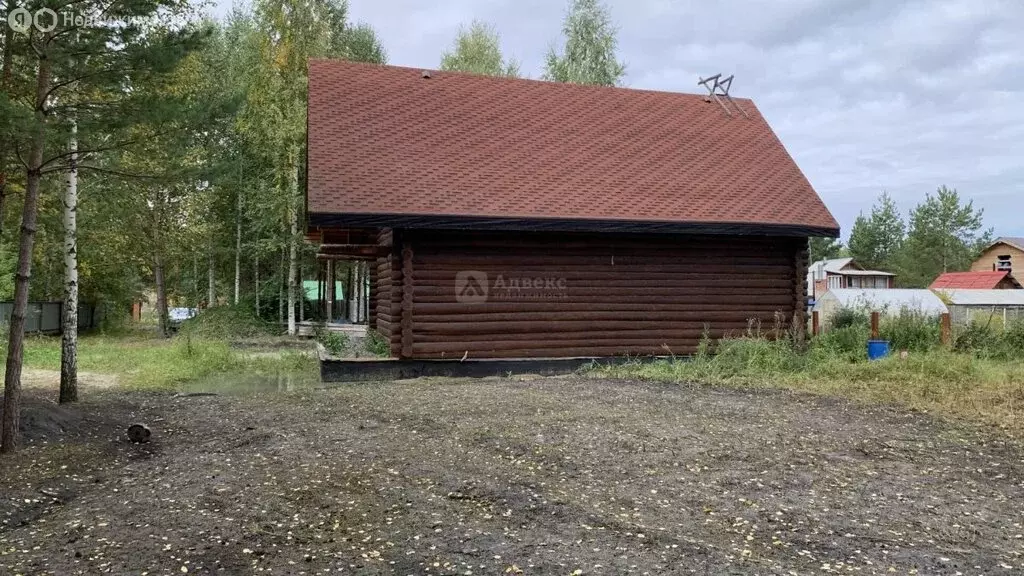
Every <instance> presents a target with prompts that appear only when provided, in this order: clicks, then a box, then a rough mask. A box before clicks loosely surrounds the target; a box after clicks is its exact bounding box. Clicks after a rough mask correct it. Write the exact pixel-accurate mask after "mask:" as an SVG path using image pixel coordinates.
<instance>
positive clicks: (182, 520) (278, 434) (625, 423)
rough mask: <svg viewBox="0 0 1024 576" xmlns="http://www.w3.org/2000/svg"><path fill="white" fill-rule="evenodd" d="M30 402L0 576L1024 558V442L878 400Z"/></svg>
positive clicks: (579, 383)
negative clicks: (146, 433) (32, 430)
mask: <svg viewBox="0 0 1024 576" xmlns="http://www.w3.org/2000/svg"><path fill="white" fill-rule="evenodd" d="M36 393H37V392H35V391H29V392H28V394H29V395H30V396H31V395H33V394H36ZM33 405H34V406H35V408H34V409H35V410H37V411H38V419H37V422H36V424H34V426H37V427H38V429H39V430H40V431H41V432H39V433H37V434H35V435H33V440H32V442H30V443H29V445H28V446H27V447H26V448H25V449H24V450H23V451H22V452H21V453H19V454H17V455H15V456H14V457H7V458H5V459H2V460H0V496H2V499H0V522H2V524H0V574H62V575H63V574H97V573H111V574H147V573H148V574H182V573H192V574H197V573H198V574H207V573H220V574H324V573H346V574H562V575H570V574H626V573H635V574H676V573H680V574H684V573H699V574H810V573H815V574H821V573H860V574H893V573H897V574H914V573H916V574H961V573H962V574H982V573H984V574H1012V573H1020V572H1021V571H1022V569H1024V536H1022V533H1024V527H1022V525H1021V524H1022V522H1024V512H1022V508H1021V502H1022V501H1024V480H1022V479H1024V459H1022V455H1024V450H1022V448H1021V447H1020V446H1018V445H1014V444H1011V443H1009V442H1008V441H1005V440H1002V439H999V438H998V437H995V436H992V435H989V434H988V433H987V432H981V431H977V430H974V429H967V428H960V427H958V426H955V425H952V424H948V423H943V422H939V421H937V420H934V419H932V418H931V417H930V416H928V415H923V414H913V413H907V412H906V411H903V410H898V409H894V408H884V407H861V406H856V405H853V404H850V403H847V402H843V401H836V400H829V399H821V398H815V397H810V396H803V395H794V394H789V393H785V392H764V391H756V392H745V391H735V390H721V389H713V388H704V387H689V386H678V385H660V384H647V383H636V382H621V381H608V380H588V379H584V378H579V377H570V378H549V379H534V380H526V381H519V380H509V379H485V380H473V381H453V380H434V381H410V382H397V383H383V384H360V385H352V386H347V387H341V388H335V389H330V390H304V391H298V392H291V393H283V394H282V393H273V394H272V393H261V394H255V395H247V396H189V397H175V396H172V395H171V394H156V393H126V392H123V391H119V390H117V389H105V390H103V389H94V390H90V392H89V394H88V395H86V397H85V400H84V401H83V403H82V404H81V405H80V407H78V408H75V409H73V410H71V411H66V410H64V409H62V408H58V407H55V406H52V405H48V404H45V403H42V402H40V401H39V400H34V401H33ZM136 421H142V422H147V423H148V424H149V425H150V426H151V427H152V429H153V432H154V441H153V442H152V443H150V444H147V445H133V444H129V443H128V442H127V440H126V438H125V436H124V432H123V431H124V428H125V427H126V426H127V425H128V424H130V423H132V422H136ZM46 422H50V425H44V424H45V423H46ZM54 423H57V424H59V425H55V424H54Z"/></svg>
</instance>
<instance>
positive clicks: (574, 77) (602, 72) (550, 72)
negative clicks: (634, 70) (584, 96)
mask: <svg viewBox="0 0 1024 576" xmlns="http://www.w3.org/2000/svg"><path fill="white" fill-rule="evenodd" d="M562 33H563V34H564V35H565V46H564V47H563V49H562V52H561V53H558V52H557V51H556V50H555V48H554V47H552V48H551V49H549V50H548V54H547V62H546V63H545V70H544V79H545V80H553V81H555V82H571V83H573V84H595V85H599V86H617V85H618V84H619V83H620V82H621V81H622V77H623V76H624V75H625V74H626V66H625V64H623V63H622V62H619V61H618V59H617V56H616V53H615V48H616V46H617V44H618V40H617V38H616V30H615V26H614V25H613V24H612V19H611V15H610V14H609V12H608V7H607V6H605V5H604V4H602V3H601V2H600V1H599V0H571V3H570V4H569V12H568V14H567V15H566V17H565V21H564V22H563V24H562Z"/></svg>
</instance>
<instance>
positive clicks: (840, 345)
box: [811, 321, 871, 362]
mask: <svg viewBox="0 0 1024 576" xmlns="http://www.w3.org/2000/svg"><path fill="white" fill-rule="evenodd" d="M870 337H871V328H870V326H868V322H867V321H865V322H863V323H862V322H855V323H852V324H847V325H846V326H843V327H841V328H833V329H831V330H828V331H826V332H825V333H824V334H822V335H820V336H818V337H817V338H814V339H813V340H812V341H811V352H812V353H813V354H814V355H815V357H817V358H836V359H842V360H845V361H848V362H855V361H858V360H864V359H866V358H867V341H868V339H869V338H870Z"/></svg>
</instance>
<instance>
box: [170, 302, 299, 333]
mask: <svg viewBox="0 0 1024 576" xmlns="http://www.w3.org/2000/svg"><path fill="white" fill-rule="evenodd" d="M179 332H180V334H181V336H182V337H185V338H200V339H210V338H213V339H232V338H254V337H259V336H271V335H275V334H277V333H278V332H280V330H279V329H278V328H276V327H275V326H274V325H273V324H271V323H269V322H267V321H265V320H263V319H261V318H259V317H257V316H256V314H255V313H254V311H253V309H252V308H250V307H248V306H215V307H213V308H207V309H205V310H202V311H200V312H199V314H196V316H195V317H193V318H189V319H188V320H185V321H184V322H182V323H181V328H180V330H179Z"/></svg>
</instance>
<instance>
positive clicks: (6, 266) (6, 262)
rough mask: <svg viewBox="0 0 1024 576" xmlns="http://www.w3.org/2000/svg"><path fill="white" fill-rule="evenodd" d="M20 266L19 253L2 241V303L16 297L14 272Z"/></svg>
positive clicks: (0, 291) (0, 247)
mask: <svg viewBox="0 0 1024 576" xmlns="http://www.w3.org/2000/svg"><path fill="white" fill-rule="evenodd" d="M17 266H18V253H17V252H16V251H15V250H13V249H12V247H11V246H10V245H9V244H5V243H4V242H3V241H2V240H0V302H9V301H10V300H11V298H13V297H14V270H15V268H17Z"/></svg>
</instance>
